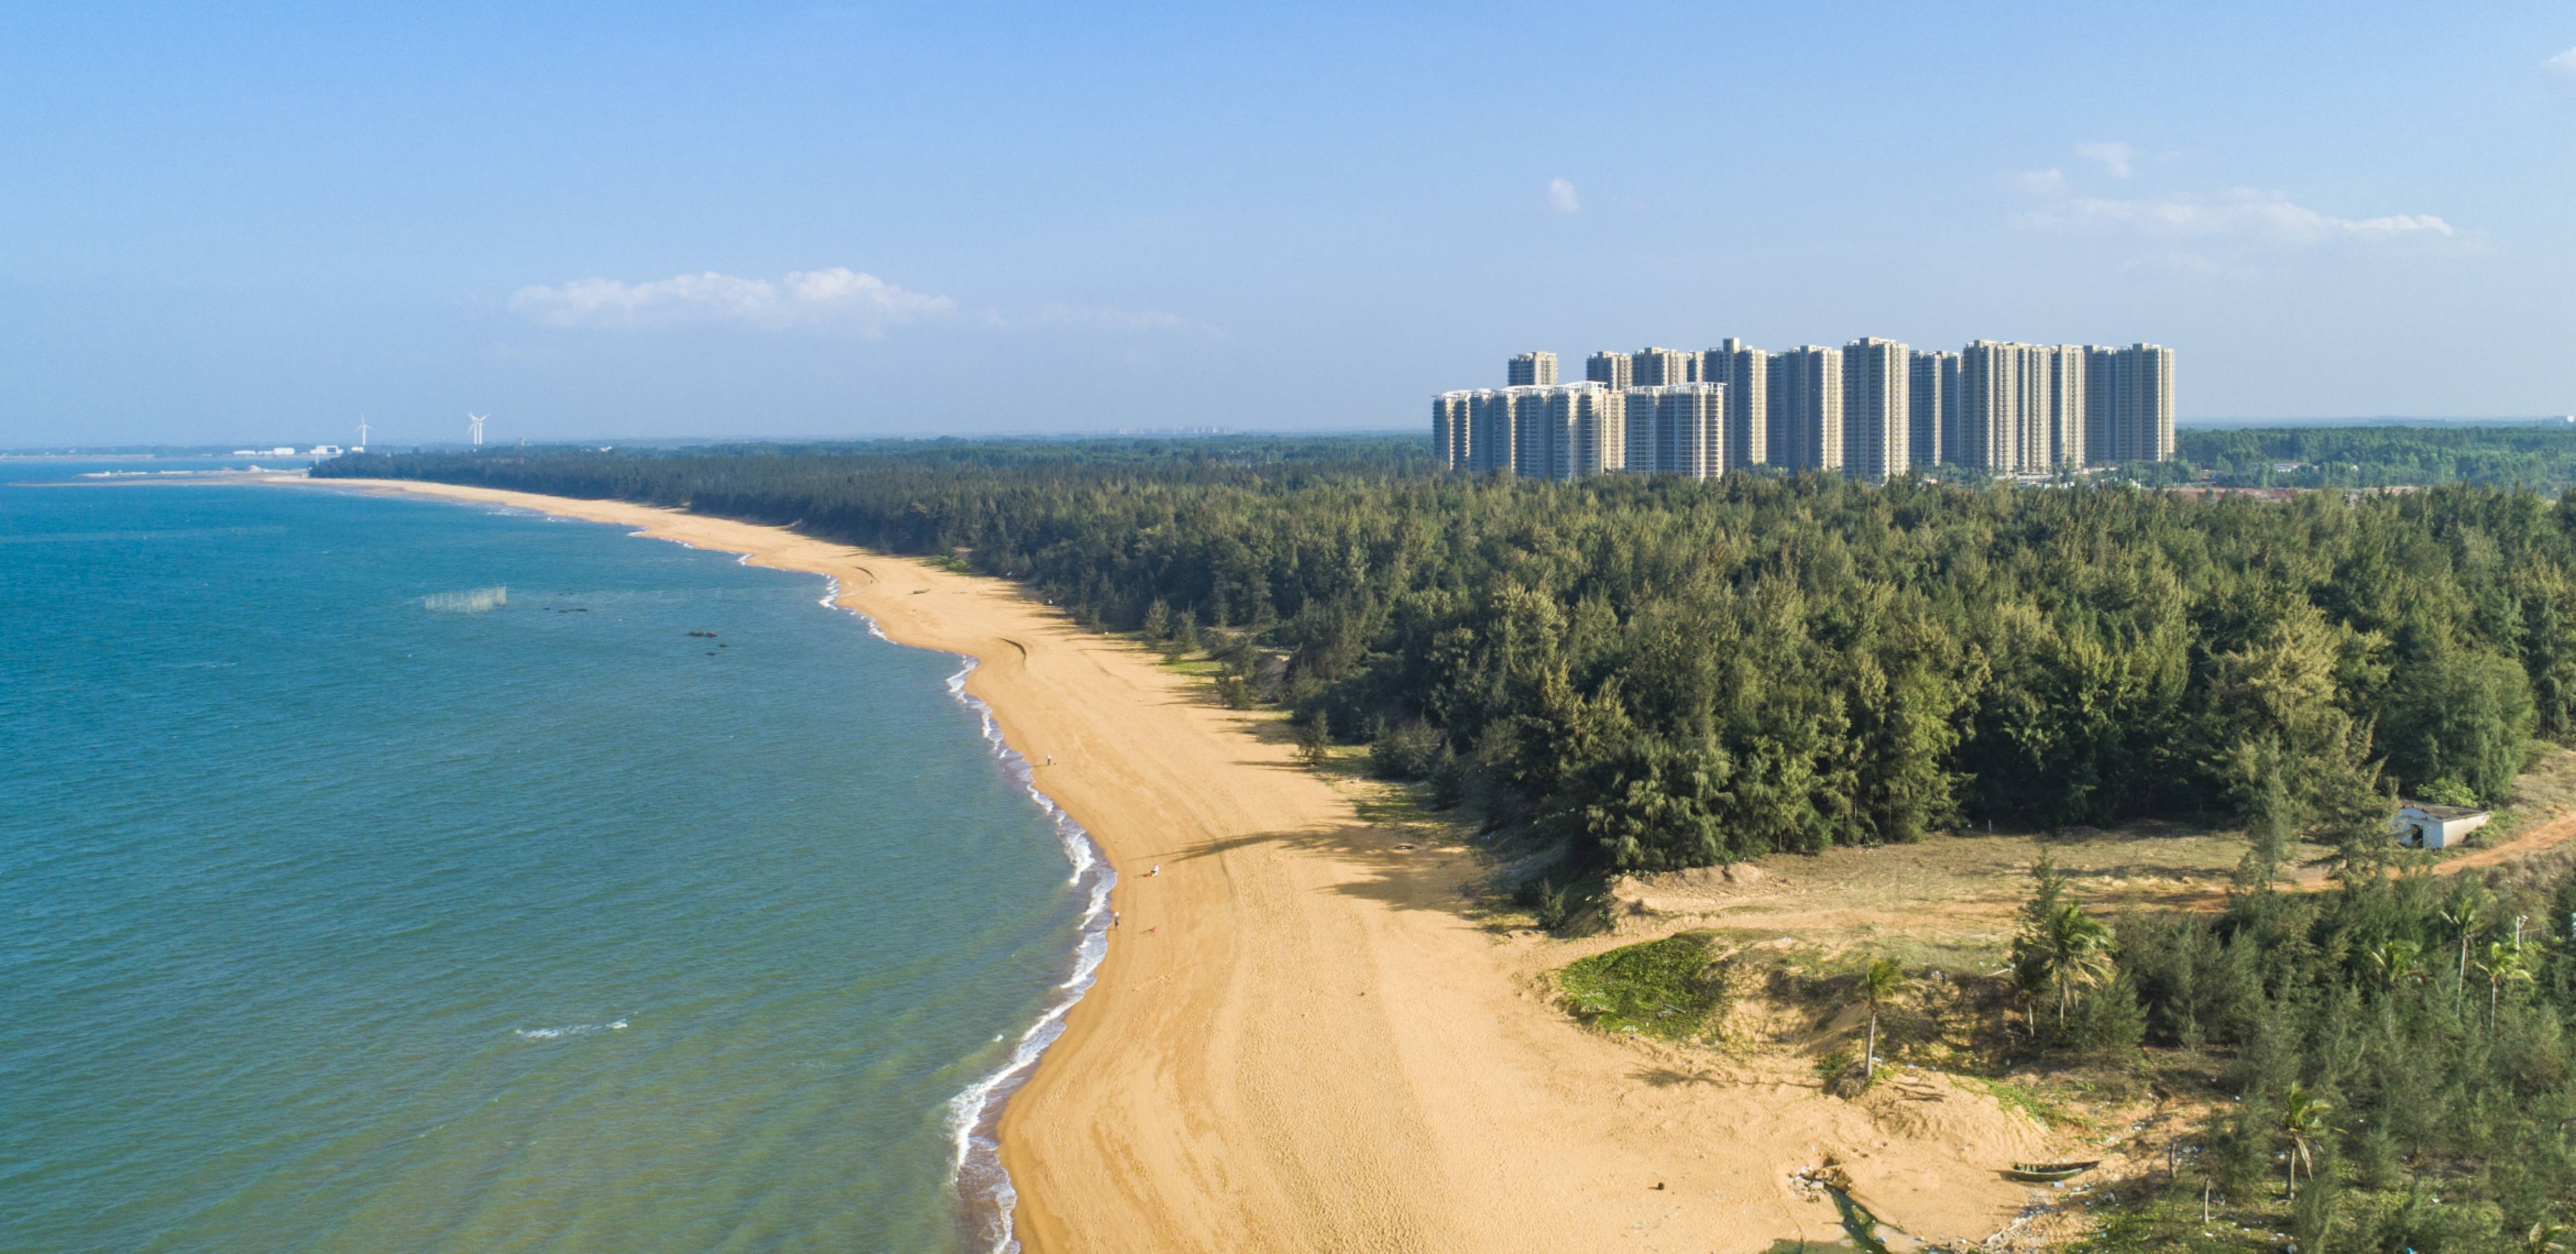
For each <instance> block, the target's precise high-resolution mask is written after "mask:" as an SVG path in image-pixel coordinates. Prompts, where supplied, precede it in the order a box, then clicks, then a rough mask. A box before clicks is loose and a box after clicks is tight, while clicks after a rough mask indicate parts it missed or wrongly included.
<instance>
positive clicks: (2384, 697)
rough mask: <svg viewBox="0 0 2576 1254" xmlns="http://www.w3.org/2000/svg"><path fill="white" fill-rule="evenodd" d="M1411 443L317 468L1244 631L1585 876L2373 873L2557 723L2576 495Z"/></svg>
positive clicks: (775, 453) (2489, 795)
mask: <svg viewBox="0 0 2576 1254" xmlns="http://www.w3.org/2000/svg"><path fill="white" fill-rule="evenodd" d="M2360 434H2379V433H2375V432H2374V433H2360ZM2391 434H2395V433H2391ZM1421 444H1422V442H1420V441H1400V440H1391V439H1390V440H1370V439H1366V438H1352V439H1346V440H1313V441H1309V440H1293V439H1268V440H1251V439H1246V440H1189V441H1161V442H1153V441H1123V442H1097V443H1059V444H1041V443H972V442H963V441H960V442H949V443H941V444H931V445H923V444H917V443H916V444H889V445H879V446H862V447H855V448H844V449H831V448H810V449H778V448H746V449H741V450H728V451H692V452H686V453H643V454H636V455H629V454H626V453H599V452H577V451H539V450H526V451H517V450H512V451H503V452H487V453H482V454H479V455H469V454H417V455H408V456H399V457H390V458H388V457H378V456H353V457H344V458H340V459H338V460H335V461H333V462H330V463H328V464H326V465H325V466H323V467H322V468H320V469H319V470H318V471H317V473H318V474H322V475H326V476H329V475H374V476H401V477H416V478H426V479H436V480H441V481H446V482H454V483H470V484H481V485H486V486H492V487H502V488H516V489H523V490H528V491H535V492H547V493H556V494H561V495H567V496H579V497H615V498H622V499H628V500H636V501H644V502H650V503H655V504H662V505H677V506H685V507H687V508H690V509H693V510H696V511H699V512H703V513H708V514H714V515H720V516H724V517H730V518H739V519H746V520H751V521H757V522H766V523H780V524H793V525H796V526H798V527H801V528H803V529H804V530H806V531H808V532H812V533H815V534H819V535H825V536H829V537H832V538H835V539H840V540H846V541H849V542H852V543H856V544H861V545H866V546H869V547H872V548H878V549H883V550H888V551H892V552H897V553H905V554H921V555H935V556H942V557H947V558H951V559H953V560H962V561H963V562H964V563H966V564H967V565H968V566H969V567H970V568H971V569H974V570H977V571H981V572H985V573H989V574H993V575H1000V576H1006V577H1009V578H1013V579H1018V580H1023V581H1026V582H1028V583H1030V584H1032V585H1034V586H1035V587H1036V588H1037V589H1039V590H1041V591H1042V592H1043V593H1044V594H1045V595H1046V596H1047V597H1048V598H1050V599H1052V600H1053V601H1055V602H1056V603H1057V604H1059V605H1061V606H1064V607H1066V608H1067V609H1068V610H1069V611H1070V612H1071V613H1072V614H1074V615H1075V616H1076V618H1077V619H1079V620H1080V621H1082V622H1084V623H1086V624H1090V625H1095V626H1099V627H1105V628H1113V629H1118V630H1127V631H1136V630H1142V631H1145V632H1146V633H1147V634H1148V635H1149V636H1152V637H1154V638H1156V639H1157V640H1161V641H1167V642H1178V643H1175V644H1173V645H1172V647H1181V646H1182V645H1183V644H1197V643H1200V642H1202V641H1204V642H1205V643H1207V644H1208V645H1209V646H1211V647H1221V648H1222V650H1223V652H1224V655H1225V657H1226V660H1228V662H1229V664H1230V665H1232V666H1233V667H1234V668H1235V671H1236V674H1237V676H1238V679H1237V680H1236V682H1235V684H1234V688H1233V691H1235V692H1237V693H1240V692H1242V691H1243V684H1242V682H1241V680H1242V679H1248V678H1250V677H1251V676H1252V675H1253V674H1254V673H1255V666H1254V661H1255V659H1254V658H1253V656H1252V655H1253V653H1254V648H1253V646H1255V645H1258V646H1263V647H1268V648H1272V649H1276V650H1279V651H1282V652H1284V653H1285V654H1286V655H1287V658H1288V663H1287V667H1286V670H1285V675H1284V679H1283V680H1280V681H1279V682H1278V686H1277V688H1276V690H1275V692H1274V693H1273V694H1271V695H1273V696H1274V697H1275V699H1277V700H1279V701H1280V702H1282V703H1283V704H1285V705H1287V706H1288V707H1290V708H1291V709H1292V710H1294V711H1295V714H1296V717H1297V719H1298V720H1299V722H1300V723H1301V725H1303V726H1306V727H1309V728H1313V729H1316V730H1317V731H1319V732H1324V733H1329V735H1330V736H1332V737H1333V738H1336V739H1339V740H1341V741H1344V742H1346V743H1348V742H1357V741H1371V742H1375V743H1376V744H1377V745H1378V746H1379V752H1378V754H1377V755H1376V759H1377V761H1378V762H1379V763H1380V765H1381V766H1382V767H1383V768H1385V769H1387V770H1389V771H1390V772H1392V773H1400V774H1427V775H1429V776H1431V777H1433V778H1434V779H1435V781H1436V782H1437V783H1438V784H1439V787H1440V790H1441V791H1442V792H1443V793H1444V794H1447V795H1450V796H1460V795H1463V796H1466V797H1468V798H1470V799H1472V800H1474V801H1475V802H1476V803H1477V804H1479V805H1480V806H1482V807H1483V808H1484V809H1485V811H1486V812H1487V813H1488V814H1489V815H1490V816H1492V817H1493V818H1494V819H1495V820H1496V821H1498V822H1505V821H1520V820H1529V821H1533V822H1535V823H1537V824H1538V825H1540V827H1541V828H1542V830H1546V831H1552V832H1556V833H1560V834H1562V835H1563V836H1565V837H1566V838H1568V839H1569V840H1570V842H1571V847H1572V848H1574V849H1576V850H1579V851H1581V852H1582V853H1583V854H1584V855H1585V856H1586V857H1588V858H1590V859H1592V860H1593V861H1594V864H1595V865H1598V866H1610V867H1619V868H1658V867H1673V866H1685V865H1693V864H1703V863H1709V862H1712V861H1716V860H1719V859H1724V858H1731V857H1738V856H1743V855H1747V854H1753V853H1760V852H1766V851H1771V850H1815V849H1820V848H1823V847H1826V846H1828V845H1833V844H1867V843H1873V842H1882V841H1901V840H1907V839H1910V838H1912V837H1914V836H1915V835H1917V834H1918V833H1921V832H1923V831H1925V830H1927V829H1930V828H1938V827H1942V826H1945V825H1951V824H1957V823H1960V822H1963V821H1969V822H1973V821H1976V820H1979V819H1983V818H1988V817H2000V818H2005V819H2008V820H2012V821H2023V822H2037V823H2045V824H2066V823H2077V822H2089V823H2106V822H2110V821H2112V820H2116V819H2120V818H2123V817H2126V816H2132V815H2138V814H2144V813H2165V814H2210V815H2220V816H2230V815H2232V816H2238V817H2242V818H2244V819H2245V820H2247V821H2248V822H2250V824H2251V825H2252V827H2253V830H2254V831H2255V834H2256V836H2257V843H2258V846H2260V847H2261V848H2262V849H2263V850H2266V851H2268V852H2266V853H2265V855H2264V859H2263V860H2264V861H2265V863H2266V865H2267V866H2268V862H2269V859H2270V858H2271V857H2272V856H2275V855H2277V853H2278V851H2279V850H2281V849H2283V848H2285V847H2286V845H2287V842H2289V841H2290V840H2291V839H2293V838H2295V837H2298V836H2302V835H2305V836H2310V837H2314V838H2319V839H2326V840H2331V841H2337V842H2350V843H2351V845H2352V847H2353V848H2355V849H2366V850H2375V849H2376V848H2377V847H2378V845H2379V844H2381V843H2384V842H2385V841H2386V839H2387V836H2386V826H2385V824H2386V817H2385V816H2386V803H2385V796H2386V793H2387V791H2388V790H2389V789H2390V788H2391V787H2397V788H2403V789H2405V790H2407V791H2408V792H2410V793H2413V794H2417V795H2422V796H2426V797H2431V798H2437V799H2448V800H2456V801H2472V800H2492V799H2495V798H2498V797H2501V796H2502V795H2503V794H2504V792H2505V790H2506V788H2507V786H2508V783H2509V781H2510V780H2511V779H2512V778H2513V776H2514V775H2515V773H2516V772H2517V771H2518V770H2519V769H2520V767H2521V765H2522V763H2523V760H2524V750H2525V742H2526V739H2527V738H2528V737H2530V736H2533V735H2535V734H2537V735H2546V736H2553V737H2563V736H2564V735H2566V734H2567V733H2568V732H2569V731H2570V729H2571V728H2576V505H2567V506H2562V505H2559V504H2557V503H2555V502H2553V501H2551V500H2549V499H2547V498H2544V497H2543V496H2541V495H2539V494H2537V493H2534V492H2531V491H2527V490H2515V489H2501V488H2490V487H2470V486H2452V487H2445V488H2440V489H2434V490H2430V491H2426V492H2421V493H2412V494H2405V495H2394V496H2371V497H2363V498H2357V499H2351V498H2347V497H2346V496H2345V495H2344V494H2342V493H2319V494H2313V495H2310V496H2307V497H2303V498H2300V499H2299V500H2297V501H2295V502H2292V503H2289V504H2280V503H2274V502H2269V501H2253V500H2236V499H2218V500H2197V499H2180V498H2178V497H2176V496H2173V495H2171V494H2165V493H2159V492H2154V491H2148V490H2142V489H2137V488H2132V487H2095V488H2073V489H2014V488H2000V487H1983V488H1971V487H1961V486H1943V485H1937V484H1929V483H1923V482H1919V481H1911V480H1906V481H1899V482H1896V483H1892V484H1890V485H1887V486H1885V487H1871V486H1867V485H1863V484H1859V483H1854V482H1849V481H1846V480H1844V479H1842V478H1840V477H1839V476H1824V477H1818V476H1797V477H1786V478H1782V477H1766V478H1754V477H1749V476H1743V475H1737V476H1732V477H1730V478H1728V479H1725V480H1723V481H1719V482H1713V483H1697V482H1691V481H1686V480H1681V479H1678V478H1667V477H1651V478H1649V477H1632V476H1607V477H1601V478H1595V479H1587V480H1583V481H1580V482H1575V483H1542V482H1530V481H1520V482H1514V481H1508V480H1491V479H1479V478H1473V477H1468V476H1463V475H1454V474H1445V473H1440V472H1438V471H1436V470H1434V469H1433V468H1432V466H1431V463H1430V461H1429V459H1428V457H1427V456H1426V455H1424V454H1423V453H1422V451H1421ZM1211 630H1214V631H1216V632H1217V633H1218V634H1216V635H1214V636H1209V635H1208V633H1209V632H1210V631H1211Z"/></svg>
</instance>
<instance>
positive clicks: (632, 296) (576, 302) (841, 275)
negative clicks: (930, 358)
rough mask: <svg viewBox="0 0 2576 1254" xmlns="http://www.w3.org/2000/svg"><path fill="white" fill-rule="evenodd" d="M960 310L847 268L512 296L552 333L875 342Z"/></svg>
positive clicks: (582, 284) (606, 284)
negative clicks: (814, 330)
mask: <svg viewBox="0 0 2576 1254" xmlns="http://www.w3.org/2000/svg"><path fill="white" fill-rule="evenodd" d="M956 307H957V303H956V302H955V301H952V300H950V299H949V298H947V297H945V296H932V295H928V294H926V293H922V292H915V291H910V290H907V289H905V288H900V287H897V286H895V285H894V284H891V283H888V282H886V281H885V280H883V279H880V278H878V277H877V276H875V275H873V274H862V273H860V272H858V271H856V270H852V269H849V268H848V267H846V266H832V267H829V268H827V269H822V270H798V271H794V272H792V273H790V274H789V275H788V276H787V277H786V279H784V280H783V281H780V282H777V283H772V282H770V281H769V280H767V279H743V278H736V277H734V276H733V275H730V274H718V273H716V272H714V271H712V270H710V271H708V272H706V273H704V274H683V275H678V276H675V277H673V278H668V279H656V280H653V281H651V282H648V283H627V282H624V281H622V280H618V279H574V280H572V281H570V282H568V283H564V284H562V285H560V286H555V285H548V284H538V285H536V286H533V287H523V288H520V289H519V290H518V291H517V292H514V293H512V294H511V296H510V308H511V310H512V311H513V312H515V313H517V314H519V316H521V317H523V318H527V319H529V320H530V321H534V322H542V323H545V324H547V325H549V326H558V327H613V328H618V329H628V330H631V329H637V328H644V327H667V326H686V325H702V324H708V323H724V322H739V323H747V324H749V325H752V326H757V327H762V328H765V329H769V330H782V329H785V328H789V327H842V328H848V329H852V330H856V331H857V332H859V333H860V334H862V335H867V336H871V337H873V336H878V335H883V334H884V333H885V329H886V328H887V327H889V326H893V325H896V324H899V323H905V322H913V321H916V320H918V319H921V318H928V317H936V316H938V315H941V314H945V313H948V312H950V311H952V310H954V309H955V308H956Z"/></svg>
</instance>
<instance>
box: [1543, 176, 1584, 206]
mask: <svg viewBox="0 0 2576 1254" xmlns="http://www.w3.org/2000/svg"><path fill="white" fill-rule="evenodd" d="M1547 207H1548V208H1550V209H1554V210H1556V211H1557V212H1558V213H1573V212H1574V211H1576V210H1578V209H1581V208H1582V207H1583V198H1582V197H1580V196H1577V195H1575V194H1574V184H1572V183H1568V182H1566V181H1565V180H1564V179H1549V180H1548V181H1547Z"/></svg>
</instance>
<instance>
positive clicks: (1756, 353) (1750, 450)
mask: <svg viewBox="0 0 2576 1254" xmlns="http://www.w3.org/2000/svg"><path fill="white" fill-rule="evenodd" d="M1699 378H1700V382H1702V383H1715V384H1719V385H1721V386H1723V387H1725V389H1726V468H1727V469H1728V470H1742V469H1744V468H1746V467H1748V466H1759V465H1762V464H1764V463H1765V462H1768V461H1769V460H1770V459H1771V354H1769V353H1766V352H1763V351H1762V350H1761V349H1758V348H1747V347H1745V346H1744V341H1742V340H1738V339H1729V340H1727V341H1725V342H1724V343H1722V344H1719V345H1718V346H1717V347H1715V348H1712V349H1709V350H1708V351H1707V352H1704V353H1701V354H1700V355H1699Z"/></svg>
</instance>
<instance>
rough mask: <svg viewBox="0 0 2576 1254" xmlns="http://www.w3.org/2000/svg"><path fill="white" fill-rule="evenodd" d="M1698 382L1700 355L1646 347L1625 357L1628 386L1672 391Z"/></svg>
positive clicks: (1673, 349)
mask: <svg viewBox="0 0 2576 1254" xmlns="http://www.w3.org/2000/svg"><path fill="white" fill-rule="evenodd" d="M1697 382H1699V355H1698V354H1696V353H1685V352H1683V351H1681V350H1680V349H1676V348H1656V347H1654V346H1653V345H1648V346H1646V347H1644V348H1641V349H1638V350H1637V351H1636V352H1634V353H1631V354H1629V356H1628V386H1630V387H1632V388H1661V387H1672V386H1674V385H1676V384H1682V383H1697Z"/></svg>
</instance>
